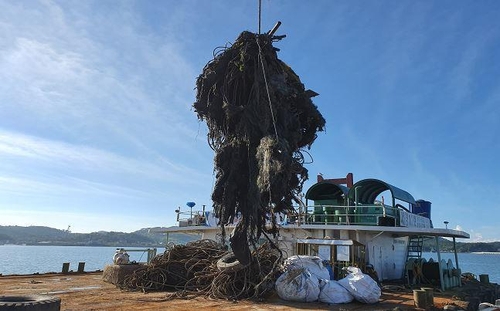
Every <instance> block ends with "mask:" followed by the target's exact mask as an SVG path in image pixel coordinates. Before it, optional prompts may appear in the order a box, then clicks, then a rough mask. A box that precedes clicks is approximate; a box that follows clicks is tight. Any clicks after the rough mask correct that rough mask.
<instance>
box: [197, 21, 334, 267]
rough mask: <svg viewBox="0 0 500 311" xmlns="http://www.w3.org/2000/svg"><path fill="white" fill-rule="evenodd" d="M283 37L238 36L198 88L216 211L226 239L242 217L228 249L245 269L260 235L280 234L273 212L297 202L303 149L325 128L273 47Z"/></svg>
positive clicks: (205, 71) (289, 208)
mask: <svg viewBox="0 0 500 311" xmlns="http://www.w3.org/2000/svg"><path fill="white" fill-rule="evenodd" d="M283 37H284V36H273V35H272V34H254V33H251V32H248V31H244V32H242V33H241V34H240V35H239V37H238V38H237V40H236V41H235V42H234V44H232V45H231V46H228V47H226V48H224V49H223V50H222V51H221V52H220V53H218V54H216V55H215V56H214V59H213V60H211V61H210V62H209V63H208V64H207V65H206V66H205V67H204V69H203V72H202V73H201V75H200V76H199V77H198V79H197V81H196V87H197V95H196V102H195V103H194V104H193V107H194V109H195V111H196V113H197V115H198V118H199V119H200V120H202V121H205V122H206V123H207V126H208V141H209V145H210V146H211V148H212V149H213V150H214V151H215V160H214V162H215V166H214V170H215V174H216V182H215V187H214V189H213V193H212V201H213V207H214V211H215V214H216V216H217V217H218V219H219V225H220V226H221V228H222V232H223V234H222V236H223V238H225V227H226V226H227V225H229V224H231V223H233V221H234V220H235V218H236V217H237V216H240V215H241V218H240V220H239V222H238V224H237V226H236V227H235V230H234V231H233V233H232V235H231V237H230V244H231V248H232V250H233V252H234V254H235V255H236V257H237V258H238V260H239V261H240V262H241V263H242V264H248V263H249V262H250V261H251V251H250V245H252V246H253V247H254V249H255V247H256V243H257V241H258V239H259V238H260V237H261V235H262V234H273V235H276V234H277V232H278V228H277V223H276V216H275V215H276V213H287V212H292V211H293V207H292V203H293V202H294V201H295V202H296V203H298V202H297V197H298V194H299V193H300V192H301V190H302V186H303V183H304V182H305V180H307V178H308V175H307V169H306V168H304V166H303V164H304V155H303V152H305V151H304V148H306V147H307V148H310V147H311V144H312V143H313V142H314V140H315V139H316V137H317V135H316V133H317V132H318V131H322V130H323V128H324V126H325V120H324V118H323V117H322V115H321V114H320V112H319V111H318V109H317V107H316V105H314V104H313V102H312V100H311V97H314V96H316V95H318V94H317V93H315V92H313V91H311V90H306V89H305V88H304V85H303V84H302V83H301V81H300V79H299V77H298V75H297V74H295V72H294V71H293V70H292V69H291V68H290V67H289V66H288V65H287V64H285V63H284V62H282V61H281V60H279V59H278V57H277V49H276V48H274V47H273V44H272V43H273V41H275V40H279V39H281V38H283ZM266 224H270V226H266Z"/></svg>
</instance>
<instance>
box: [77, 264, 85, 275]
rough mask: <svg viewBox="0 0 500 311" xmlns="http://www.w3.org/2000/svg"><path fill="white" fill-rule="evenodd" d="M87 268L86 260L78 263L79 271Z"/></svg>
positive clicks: (81, 271)
mask: <svg viewBox="0 0 500 311" xmlns="http://www.w3.org/2000/svg"><path fill="white" fill-rule="evenodd" d="M84 270H85V262H79V263H78V273H83V272H84Z"/></svg>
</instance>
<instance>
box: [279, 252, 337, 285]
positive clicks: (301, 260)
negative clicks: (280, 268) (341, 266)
mask: <svg viewBox="0 0 500 311" xmlns="http://www.w3.org/2000/svg"><path fill="white" fill-rule="evenodd" d="M284 266H285V271H287V270H289V269H296V268H306V269H307V270H309V272H310V273H311V274H313V275H315V276H316V277H317V278H318V279H320V280H321V279H324V280H329V279H330V272H328V269H327V268H326V267H325V266H324V265H323V259H321V258H320V257H318V256H306V255H294V256H291V257H288V258H287V259H286V260H285V263H284Z"/></svg>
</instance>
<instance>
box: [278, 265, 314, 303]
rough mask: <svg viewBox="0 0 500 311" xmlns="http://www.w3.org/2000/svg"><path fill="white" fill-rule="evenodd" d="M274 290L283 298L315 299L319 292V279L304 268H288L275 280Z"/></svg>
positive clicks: (304, 300)
mask: <svg viewBox="0 0 500 311" xmlns="http://www.w3.org/2000/svg"><path fill="white" fill-rule="evenodd" d="M276 292H277V293H278V296H279V297H280V298H281V299H283V300H289V301H301V302H311V301H316V300H318V297H319V293H320V289H319V280H318V278H317V277H315V276H314V275H311V273H309V271H308V270H307V269H305V268H297V269H290V270H288V271H286V272H285V273H283V274H282V275H281V276H280V277H279V278H278V280H276Z"/></svg>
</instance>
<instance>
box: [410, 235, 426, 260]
mask: <svg viewBox="0 0 500 311" xmlns="http://www.w3.org/2000/svg"><path fill="white" fill-rule="evenodd" d="M423 244H424V238H423V237H422V236H420V235H412V236H410V238H409V240H408V250H407V252H406V261H408V260H409V259H410V258H415V259H420V258H422V247H423Z"/></svg>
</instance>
